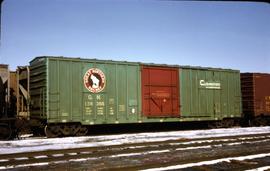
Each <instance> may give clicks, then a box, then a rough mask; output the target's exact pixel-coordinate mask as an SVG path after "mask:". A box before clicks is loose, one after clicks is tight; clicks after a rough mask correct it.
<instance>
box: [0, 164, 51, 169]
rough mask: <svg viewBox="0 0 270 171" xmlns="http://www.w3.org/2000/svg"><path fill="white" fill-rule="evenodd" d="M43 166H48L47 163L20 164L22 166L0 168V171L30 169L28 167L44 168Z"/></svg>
mask: <svg viewBox="0 0 270 171" xmlns="http://www.w3.org/2000/svg"><path fill="white" fill-rule="evenodd" d="M45 165H49V163H34V164H22V165H16V166H0V170H6V169H14V168H20V167H30V166H45Z"/></svg>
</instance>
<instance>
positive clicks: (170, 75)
mask: <svg viewBox="0 0 270 171" xmlns="http://www.w3.org/2000/svg"><path fill="white" fill-rule="evenodd" d="M142 106H143V114H144V116H147V117H180V113H179V72H178V69H177V68H169V67H151V66H142Z"/></svg>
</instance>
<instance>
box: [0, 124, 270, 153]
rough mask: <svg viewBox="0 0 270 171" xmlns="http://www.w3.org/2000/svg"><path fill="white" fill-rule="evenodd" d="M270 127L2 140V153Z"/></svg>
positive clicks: (257, 129)
mask: <svg viewBox="0 0 270 171" xmlns="http://www.w3.org/2000/svg"><path fill="white" fill-rule="evenodd" d="M269 132H270V127H269V126H266V127H249V128H228V129H211V130H195V131H194V130H191V131H170V132H155V133H134V134H121V135H102V136H84V137H65V138H49V139H47V138H43V139H42V138H32V139H23V140H13V141H0V154H10V153H22V152H30V151H43V150H54V149H70V148H82V147H98V146H111V145H121V144H130V143H144V142H156V141H168V140H180V139H190V140H192V139H195V138H211V137H223V136H237V135H247V134H263V133H269Z"/></svg>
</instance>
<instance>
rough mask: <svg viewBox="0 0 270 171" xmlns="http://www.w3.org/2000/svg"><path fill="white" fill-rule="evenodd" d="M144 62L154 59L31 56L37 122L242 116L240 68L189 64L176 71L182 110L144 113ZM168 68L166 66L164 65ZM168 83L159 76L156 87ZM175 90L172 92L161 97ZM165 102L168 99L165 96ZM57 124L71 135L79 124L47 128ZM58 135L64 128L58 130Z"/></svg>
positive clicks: (33, 112)
mask: <svg viewBox="0 0 270 171" xmlns="http://www.w3.org/2000/svg"><path fill="white" fill-rule="evenodd" d="M143 65H147V66H151V64H141V63H135V62H116V61H109V60H96V59H80V58H64V57H46V56H45V57H37V58H35V59H34V60H32V61H31V62H30V80H31V82H30V95H31V110H30V117H31V119H32V120H37V121H38V122H37V123H36V124H37V125H38V124H40V122H42V124H43V126H45V125H46V124H49V125H56V124H62V125H63V124H65V126H66V125H67V124H71V123H76V124H78V123H79V124H80V125H100V124H119V123H120V124H121V123H145V122H148V123H149V122H182V121H203V120H204V121H214V120H222V119H224V118H239V117H241V113H242V108H241V90H240V72H239V71H238V70H229V69H215V68H201V67H187V66H179V72H177V74H178V73H179V74H178V76H177V78H178V77H179V87H180V91H177V92H179V97H180V99H179V100H178V101H177V103H179V104H175V105H177V106H175V107H174V108H178V109H179V110H177V111H179V115H177V113H175V114H174V116H173V117H164V116H162V117H157V115H155V114H153V115H154V116H155V117H151V116H146V115H143V114H142V105H143V104H142V94H141V93H142V91H141V89H142V87H141V83H142V82H141V78H142V75H141V74H142V70H141V67H142V66H143ZM152 66H153V67H157V66H159V67H160V66H162V67H164V68H166V67H168V68H170V67H173V68H176V69H177V66H175V65H174V66H169V65H154V64H153V65H152ZM165 71H167V70H165V69H164V72H165ZM160 72H163V70H160V71H159V72H157V73H158V74H154V75H151V77H153V78H154V77H155V79H157V80H158V78H159V77H160ZM153 73H156V72H153ZM149 77H150V75H149ZM163 80H164V79H163ZM165 80H166V79H165ZM177 80H178V79H177ZM156 84H157V85H156ZM158 84H160V85H158ZM164 85H165V83H164V81H162V79H161V81H160V82H159V81H155V86H156V87H158V86H164ZM164 90H167V89H164ZM164 90H163V91H164ZM159 93H160V92H159ZM169 93H173V91H172V92H170V91H169ZM161 94H164V92H161ZM171 96H172V94H171V95H169V96H166V97H165V96H164V97H163V96H162V98H168V97H171ZM160 98H161V97H160ZM163 102H164V103H165V102H166V103H167V101H166V100H164V99H163ZM156 103H157V102H156ZM158 103H159V101H158ZM156 105H157V104H156ZM172 105H174V103H172ZM161 110H162V109H161ZM166 116H167V115H166ZM168 116H169V115H168ZM55 129H58V130H61V131H62V132H64V134H65V133H66V134H67V135H69V134H68V131H66V130H72V131H73V134H72V135H74V134H75V133H74V132H76V130H78V129H77V128H74V127H73V126H70V125H69V126H68V127H51V128H50V130H49V131H48V132H52V131H53V130H55ZM74 130H75V131H74ZM54 135H55V136H56V135H59V134H58V133H57V132H54ZM76 135H77V134H76ZM79 135H80V134H79ZM82 135H83V134H82Z"/></svg>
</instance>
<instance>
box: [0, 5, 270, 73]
mask: <svg viewBox="0 0 270 171" xmlns="http://www.w3.org/2000/svg"><path fill="white" fill-rule="evenodd" d="M2 6H3V7H2V41H1V52H0V53H1V57H0V60H1V61H0V63H6V64H9V65H10V67H11V69H15V67H16V66H17V65H27V64H28V63H29V61H31V60H32V59H33V58H34V57H36V56H43V55H46V56H49V55H53V56H68V57H83V58H98V59H112V60H126V61H136V62H137V61H138V62H147V63H149V62H150V63H161V64H164V63H165V64H179V65H192V66H206V67H221V68H232V69H240V70H241V71H243V72H269V73H270V19H269V17H270V5H269V4H266V3H250V2H235V3H233V2H188V1H185V2H180V1H154V0H153V1H152V0H145V1H143V0H141V1H139V0H137V1H135V0H5V1H4V2H3V4H2Z"/></svg>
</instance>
